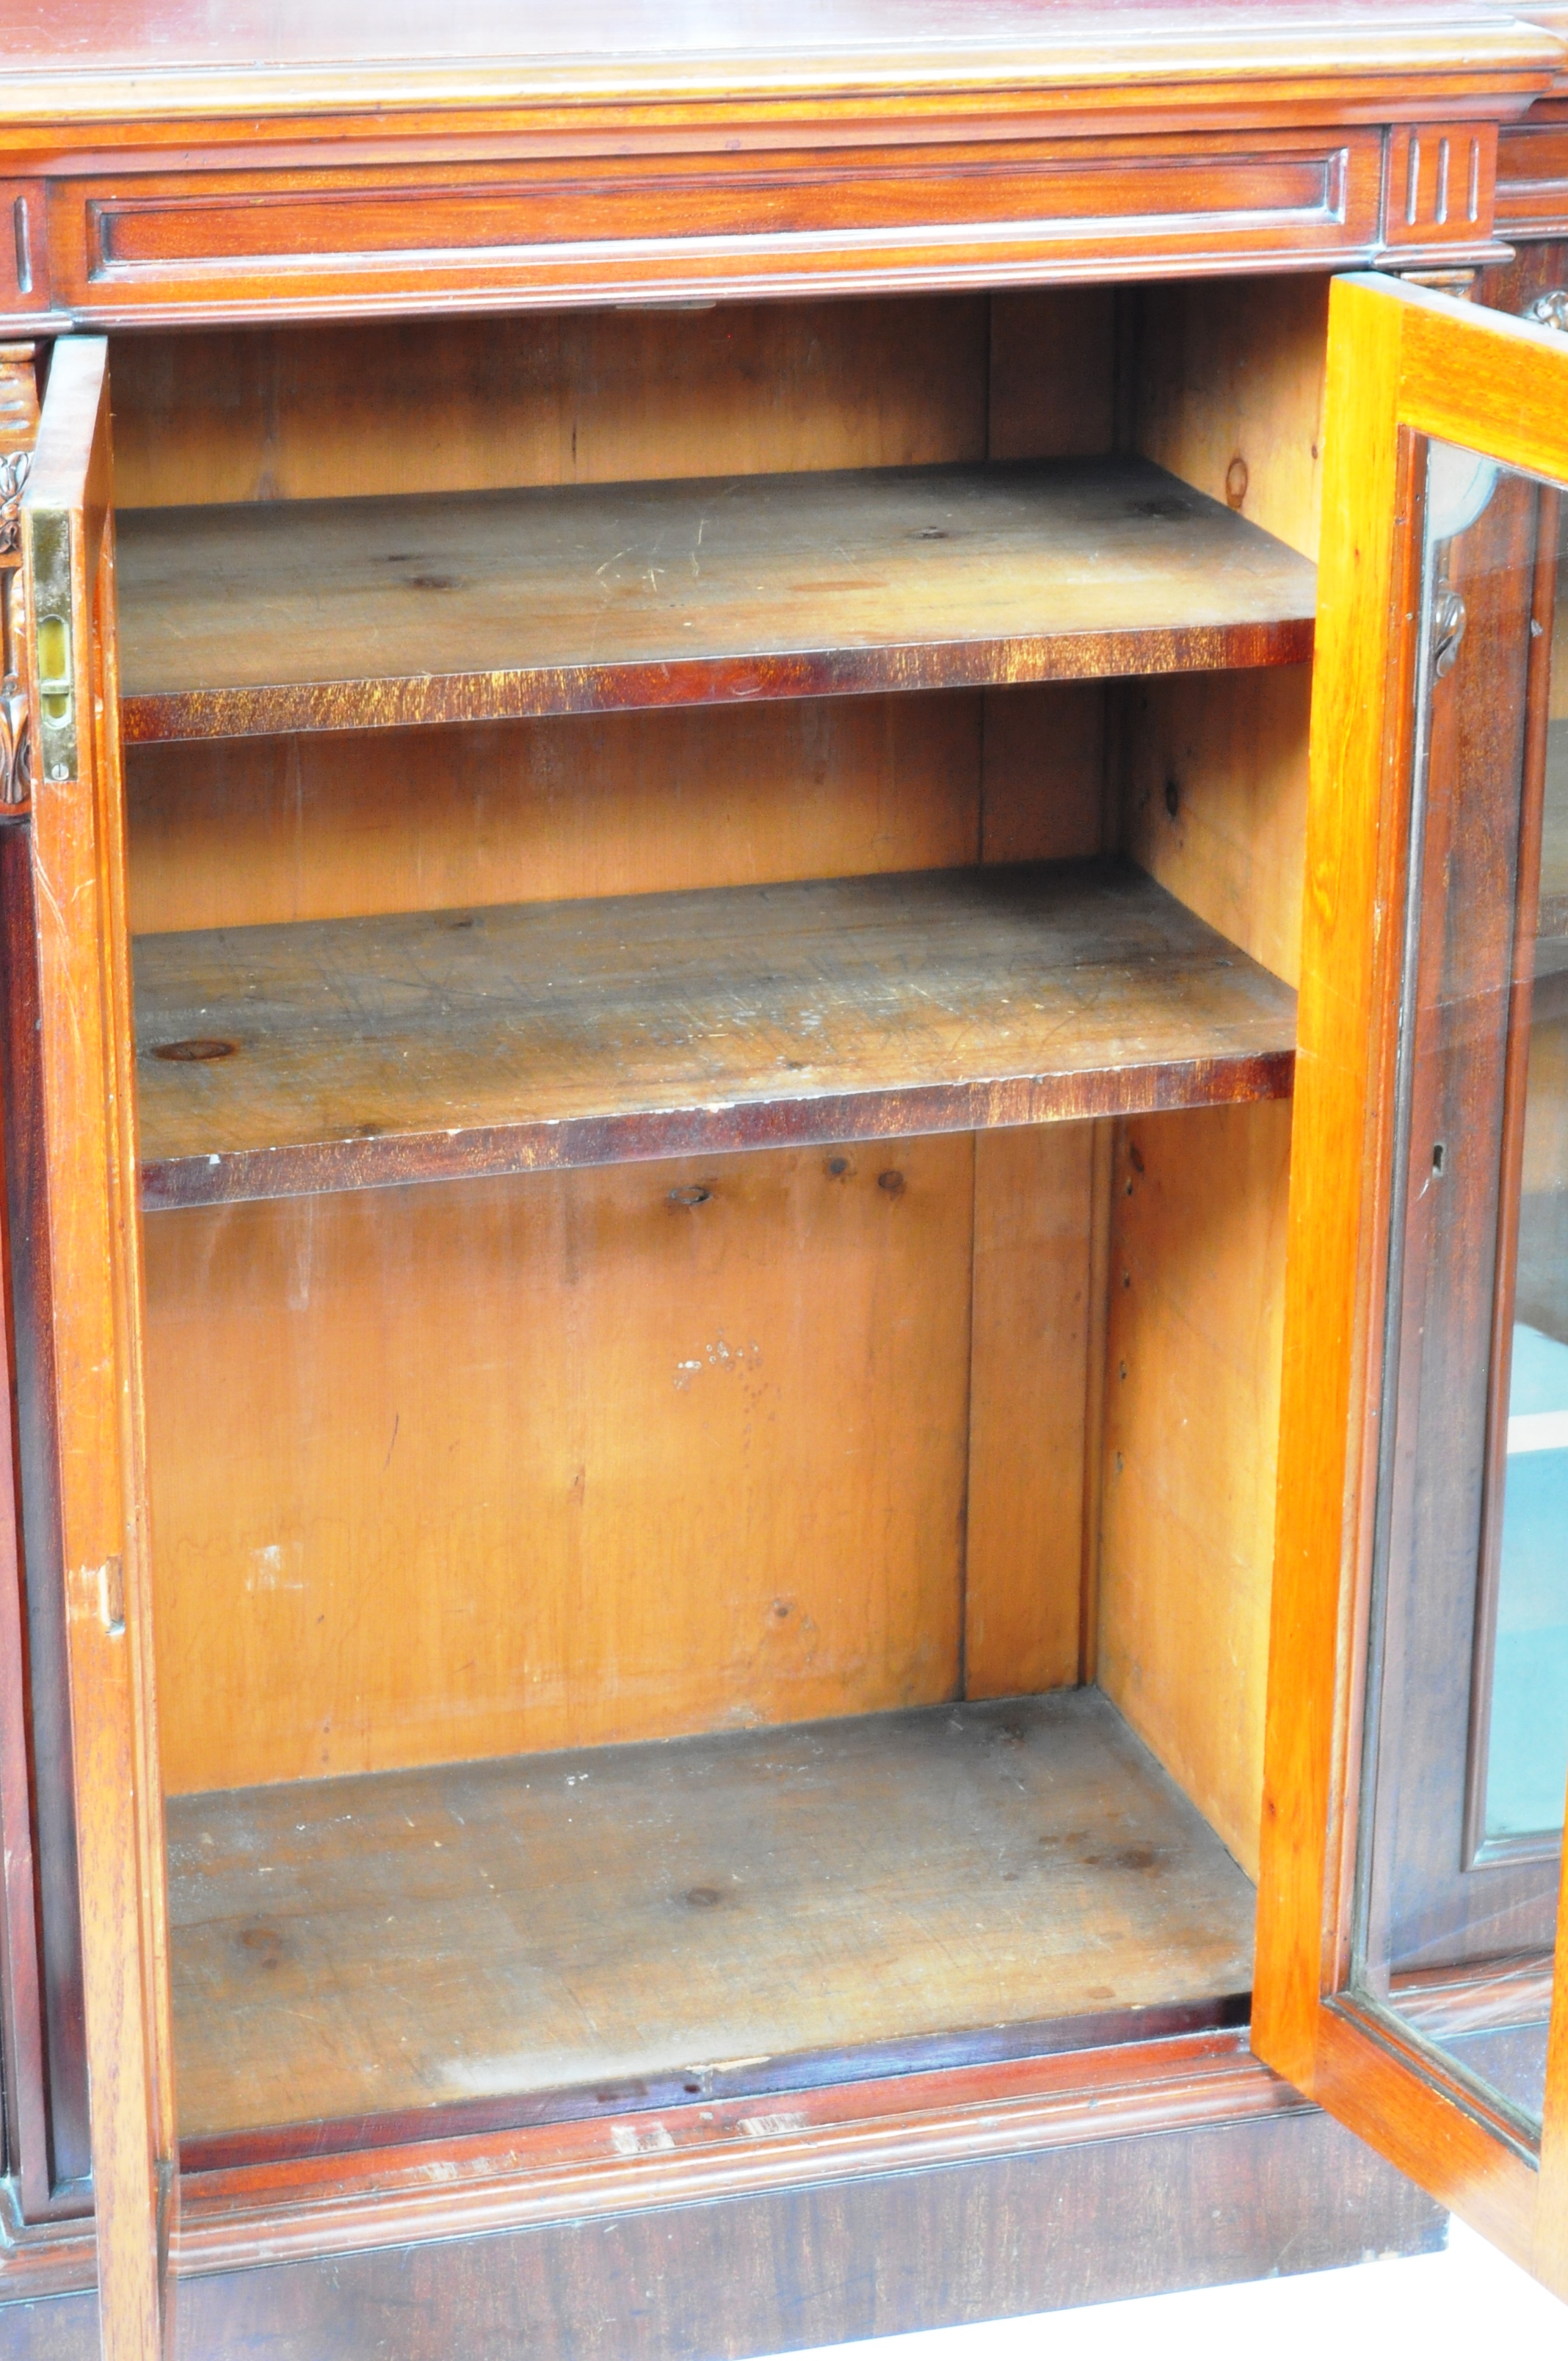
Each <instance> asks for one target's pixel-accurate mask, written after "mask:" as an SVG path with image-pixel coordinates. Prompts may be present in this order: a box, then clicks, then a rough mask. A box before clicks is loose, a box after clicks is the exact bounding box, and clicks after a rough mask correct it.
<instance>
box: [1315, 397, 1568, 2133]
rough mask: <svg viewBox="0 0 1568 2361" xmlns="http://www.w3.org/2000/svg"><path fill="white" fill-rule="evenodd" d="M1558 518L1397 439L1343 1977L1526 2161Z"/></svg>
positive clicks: (1556, 1330) (1559, 1079) (1544, 1962)
mask: <svg viewBox="0 0 1568 2361" xmlns="http://www.w3.org/2000/svg"><path fill="white" fill-rule="evenodd" d="M1559 513H1560V509H1559V495H1558V493H1557V491H1556V490H1555V489H1552V487H1551V486H1550V485H1546V484H1543V483H1541V482H1539V481H1538V480H1536V479H1534V478H1530V477H1529V476H1526V475H1523V474H1520V473H1518V472H1516V471H1514V470H1511V469H1509V468H1507V467H1499V466H1497V464H1496V463H1494V462H1493V461H1492V460H1490V459H1488V458H1486V456H1483V455H1481V454H1478V453H1475V452H1471V451H1467V450H1464V449H1461V448H1458V447H1456V446H1454V445H1450V444H1446V443H1443V442H1441V441H1436V440H1433V441H1432V442H1431V443H1430V444H1429V445H1428V446H1427V452H1426V501H1425V528H1424V536H1423V545H1422V556H1421V628H1420V642H1419V646H1420V653H1419V659H1418V668H1417V676H1416V726H1415V734H1414V741H1413V743H1414V780H1413V791H1414V792H1413V807H1412V832H1411V857H1410V864H1409V900H1408V907H1407V911H1406V914H1405V928H1406V940H1405V981H1404V995H1403V1005H1402V1006H1401V1008H1400V1011H1399V1026H1398V1067H1397V1073H1398V1081H1397V1086H1396V1087H1397V1107H1396V1118H1395V1120H1396V1135H1395V1137H1396V1150H1395V1154H1396V1182H1395V1198H1394V1220H1393V1225H1392V1235H1391V1239H1390V1245H1389V1255H1388V1271H1387V1279H1388V1293H1387V1324H1386V1333H1385V1359H1384V1375H1383V1412H1382V1441H1381V1455H1380V1466H1379V1471H1378V1494H1377V1510H1376V1543H1375V1558H1374V1609H1373V1621H1372V1631H1371V1634H1370V1645H1369V1650H1368V1660H1367V1661H1368V1675H1367V1678H1368V1687H1367V1711H1366V1720H1365V1733H1366V1734H1365V1777H1366V1780H1367V1792H1368V1799H1369V1802H1370V1810H1368V1811H1366V1812H1365V1816H1364V1819H1363V1828H1362V1843H1361V1857H1360V1861H1359V1863H1358V1873H1357V1891H1356V1908H1355V1916H1354V1938H1353V1961H1354V1964H1353V1971H1352V1980H1351V1985H1350V1996H1354V2000H1355V2001H1356V2002H1358V2003H1360V2004H1364V2005H1366V2006H1368V2007H1370V2008H1371V2009H1372V2010H1373V2012H1374V2013H1375V2015H1382V2016H1385V2017H1388V2018H1392V2019H1393V2020H1394V2021H1395V2023H1396V2024H1397V2026H1398V2028H1399V2029H1400V2030H1401V2031H1402V2032H1404V2033H1405V2034H1406V2035H1408V2036H1410V2037H1414V2038H1416V2039H1417V2040H1418V2041H1420V2042H1422V2043H1423V2044H1430V2045H1431V2047H1432V2048H1435V2049H1437V2050H1438V2051H1439V2052H1440V2053H1442V2056H1443V2057H1444V2058H1445V2059H1447V2060H1449V2061H1450V2062H1451V2063H1456V2064H1457V2065H1459V2066H1460V2067H1461V2068H1462V2069H1463V2070H1464V2075H1465V2077H1466V2078H1468V2079H1469V2080H1470V2081H1473V2082H1474V2084H1475V2087H1476V2089H1477V2091H1478V2092H1480V2093H1481V2094H1483V2095H1484V2097H1485V2099H1486V2103H1488V2104H1489V2105H1493V2106H1497V2107H1498V2108H1500V2109H1501V2111H1502V2113H1503V2115H1504V2117H1505V2119H1506V2121H1507V2123H1508V2125H1509V2126H1510V2127H1511V2129H1512V2131H1513V2133H1514V2135H1515V2136H1517V2137H1518V2138H1519V2141H1520V2142H1521V2143H1522V2144H1524V2145H1526V2146H1528V2147H1532V2148H1533V2147H1535V2146H1537V2145H1538V2144H1539V2140H1540V2135H1541V2111H1542V2104H1543V2098H1544V2092H1545V2078H1546V2042H1547V2026H1548V2019H1549V2015H1550V2007H1551V1998H1552V1953H1553V1948H1554V1943H1555V1936H1556V1916H1557V1889H1558V1882H1559V1862H1560V1856H1561V1851H1562V1842H1563V1794H1564V1786H1565V1784H1568V1259H1565V1257H1564V1253H1563V1246H1564V1236H1565V1233H1564V1229H1563V1213H1564V1209H1565V1207H1568V901H1565V900H1564V897H1563V895H1562V893H1561V891H1560V890H1559V888H1558V885H1557V882H1556V881H1557V880H1558V878H1559V877H1560V875H1561V873H1563V870H1564V868H1565V867H1568V859H1565V855H1568V848H1565V847H1564V845H1563V817H1564V808H1565V807H1564V796H1563V777H1564V767H1565V762H1568V742H1565V741H1568V718H1565V719H1554V718H1553V715H1554V706H1561V707H1563V711H1564V714H1565V716H1568V684H1565V683H1564V680H1563V667H1562V666H1560V665H1554V664H1553V656H1554V653H1555V651H1556V647H1557V643H1558V640H1559V634H1560V631H1561V628H1562V626H1561V622H1560V620H1559V619H1560V618H1563V617H1564V616H1565V615H1568V602H1564V601H1563V600H1561V599H1560V598H1559V597H1558V579H1559V572H1560V565H1559V555H1558V550H1559ZM1554 674H1555V675H1556V684H1555V697H1554V693H1553V691H1554Z"/></svg>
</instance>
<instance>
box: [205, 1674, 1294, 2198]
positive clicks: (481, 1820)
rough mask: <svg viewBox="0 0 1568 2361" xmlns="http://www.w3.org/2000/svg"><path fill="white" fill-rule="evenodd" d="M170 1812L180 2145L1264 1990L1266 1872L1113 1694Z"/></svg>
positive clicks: (940, 1710)
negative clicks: (1244, 1853)
mask: <svg viewBox="0 0 1568 2361" xmlns="http://www.w3.org/2000/svg"><path fill="white" fill-rule="evenodd" d="M168 1828H169V1883H170V1938H171V1951H172V1959H173V1984H174V2011H175V2043H176V2063H177V2077H178V2087H179V2093H180V2129H181V2142H182V2144H183V2145H184V2152H185V2157H186V2161H187V2163H188V2164H189V2163H190V2161H191V2160H192V2148H191V2147H190V2145H189V2144H190V2143H192V2142H193V2141H198V2140H203V2139H207V2140H211V2139H212V2138H213V2137H214V2136H223V2135H233V2134H235V2133H238V2132H244V2131H247V2130H255V2129H258V2128H259V2127H264V2126H274V2125H286V2124H291V2123H295V2124H297V2123H302V2122H304V2121H312V2122H317V2121H322V2120H324V2121H327V2122H337V2123H343V2122H346V2121H348V2120H350V2119H352V2118H354V2117H356V2116H358V2115H364V2114H370V2115H373V2116H376V2117H378V2118H381V2119H382V2120H383V2121H384V2120H385V2118H386V2117H387V2116H388V2115H394V2116H395V2115H396V2114H398V2113H399V2111H400V2110H409V2111H420V2110H429V2109H431V2108H434V2107H438V2106H443V2105H452V2104H455V2103H464V2102H469V2103H472V2102H476V2101H477V2102H485V2101H494V2100H496V2099H498V2098H507V2097H510V2096H513V2095H515V2094H519V2093H524V2092H545V2091H551V2090H559V2091H568V2092H569V2091H572V2090H573V2089H576V2090H577V2091H578V2092H579V2093H580V2094H581V2096H582V2099H583V2101H584V2103H586V2106H587V2110H588V2111H589V2112H591V2111H592V2108H593V2106H594V2103H595V2099H594V2093H595V2092H596V2091H597V2092H598V2093H599V2094H600V2097H599V2101H598V2103H599V2105H600V2107H601V2109H602V2107H603V2105H604V2103H605V2102H604V2095H603V2094H604V2093H605V2092H606V2089H607V2086H608V2088H609V2100H610V2101H611V2103H613V2104H615V2105H620V2106H624V2105H626V2104H627V2103H629V2101H632V2102H633V2103H634V2101H633V2093H634V2092H639V2093H641V2094H642V2095H645V2094H646V2090H647V2086H648V2085H649V2083H650V2082H651V2081H657V2080H658V2078H660V2077H667V2076H670V2075H672V2074H673V2075H674V2080H675V2089H674V2093H673V2094H672V2095H673V2096H674V2103H676V2104H679V2103H681V2098H682V2095H683V2091H684V2094H685V2097H686V2098H687V2099H688V2101H689V2100H690V2099H691V2098H693V2097H695V2096H698V2095H700V2096H703V2097H707V2096H710V2095H712V2094H714V2093H715V2092H716V2090H717V2089H718V2087H719V2085H720V2084H721V2083H722V2082H723V2081H725V2078H726V2075H728V2081H729V2085H730V2086H736V2085H739V2086H740V2087H742V2088H743V2087H745V2085H746V2081H747V2078H748V2076H749V2077H750V2081H751V2087H753V2088H761V2089H764V2090H765V2089H766V2088H767V2087H768V2086H769V2081H770V2077H769V2076H768V2074H767V2072H766V2071H765V2067H766V2062H767V2061H768V2060H770V2059H778V2058H779V2057H780V2056H781V2054H783V2055H785V2056H788V2055H791V2054H794V2055H806V2054H810V2053H821V2052H824V2051H828V2052H839V2053H842V2052H843V2051H844V2050H846V2049H850V2050H853V2049H855V2048H858V2047H863V2046H870V2047H871V2048H873V2049H874V2048H878V2047H881V2048H883V2051H884V2054H885V2046H886V2045H887V2044H889V2043H890V2042H899V2041H914V2040H919V2039H921V2038H922V2037H930V2036H933V2035H939V2034H942V2033H945V2032H951V2031H957V2030H959V2029H963V2028H996V2027H999V2026H1008V2025H1033V2026H1040V2025H1048V2024H1049V2023H1051V2022H1052V2021H1054V2020H1059V2019H1063V2018H1071V2017H1075V2016H1085V2015H1087V2016H1091V2017H1093V2016H1102V2015H1105V2013H1106V2012H1108V2011H1112V2010H1128V2009H1134V2008H1139V2007H1144V2006H1165V2007H1171V2006H1177V2005H1180V2004H1193V2003H1197V2002H1201V2001H1204V2000H1213V1999H1216V1998H1218V1997H1221V1996H1224V1995H1234V1994H1237V1993H1245V1992H1246V1991H1247V1990H1248V1988H1249V1985H1250V1982H1251V1969H1252V1935H1253V1911H1254V1896H1253V1889H1252V1886H1251V1885H1250V1883H1248V1881H1247V1879H1246V1878H1245V1875H1244V1874H1243V1872H1241V1871H1240V1870H1239V1869H1238V1868H1237V1867H1236V1864H1235V1862H1234V1861H1233V1860H1232V1859H1231V1857H1230V1855H1229V1854H1228V1853H1227V1852H1226V1850H1225V1849H1224V1847H1223V1845H1222V1844H1221V1842H1220V1840H1219V1839H1218V1838H1217V1837H1216V1836H1215V1835H1214V1833H1213V1831H1212V1829H1211V1828H1209V1827H1208V1825H1207V1823H1206V1822H1205V1821H1204V1820H1203V1819H1202V1818H1201V1817H1200V1815H1199V1814H1198V1812H1197V1811H1196V1810H1194V1808H1193V1806H1191V1805H1190V1803H1188V1801H1187V1800H1186V1798H1185V1797H1184V1796H1183V1795H1181V1793H1180V1791H1179V1789H1178V1787H1177V1786H1176V1785H1175V1784H1174V1782H1173V1781H1171V1780H1170V1779H1169V1778H1168V1777H1167V1776H1166V1774H1165V1773H1164V1772H1163V1771H1162V1770H1160V1768H1159V1766H1158V1765H1157V1763H1156V1762H1155V1760H1154V1758H1153V1756H1152V1755H1150V1754H1149V1753H1148V1752H1146V1749H1145V1748H1144V1747H1143V1746H1142V1745H1141V1744H1140V1743H1139V1741H1137V1740H1136V1739H1135V1737H1134V1736H1133V1735H1132V1733H1131V1731H1130V1730H1128V1729H1127V1727H1126V1725H1125V1724H1124V1722H1123V1721H1122V1720H1121V1719H1120V1717H1119V1716H1118V1715H1117V1714H1116V1712H1115V1711H1114V1709H1113V1708H1112V1707H1111V1706H1110V1705H1109V1704H1108V1703H1107V1702H1106V1700H1105V1699H1104V1698H1103V1697H1102V1696H1100V1695H1099V1693H1098V1692H1097V1691H1094V1690H1091V1689H1080V1690H1070V1691H1058V1692H1057V1693H1056V1694H1054V1695H1052V1696H1049V1697H1024V1698H1015V1699H1009V1700H1004V1701H1003V1702H1000V1703H990V1704H984V1705H959V1706H936V1707H930V1708H916V1709H914V1710H910V1711H906V1712H902V1713H889V1714H874V1715H867V1716H864V1717H861V1718H860V1719H848V1720H839V1721H818V1722H809V1723H804V1724H797V1725H795V1727H793V1728H784V1729H774V1730H748V1731H744V1732H734V1731H731V1732H726V1733H725V1734H723V1735H722V1736H718V1737H695V1738H685V1739H674V1740H666V1741H662V1742H659V1743H654V1744H646V1745H634V1746H614V1747H598V1748H588V1749H583V1750H580V1751H576V1752H569V1753H554V1754H534V1755H521V1756H516V1757H513V1758H511V1759H510V1760H503V1761H499V1762H488V1763H460V1764H448V1765H444V1766H437V1767H434V1768H429V1769H423V1770H416V1771H406V1772H404V1771H398V1772H381V1773H376V1774H373V1775H369V1776H363V1777H356V1778H338V1779H322V1780H310V1781H304V1782H290V1783H286V1784H280V1785H276V1786H269V1787H254V1788H247V1789H240V1790H234V1791H230V1792H228V1793H226V1794H222V1795H185V1796H176V1797H172V1798H170V1803H169V1806H168ZM1044 2046H1046V2047H1049V2046H1051V2045H1050V2044H1049V2043H1048V2042H1047V2043H1046V2044H1045V2045H1044ZM1063 2046H1070V2044H1068V2045H1063ZM736 2059H743V2060H745V2061H747V2063H746V2068H745V2070H743V2071H738V2070H733V2068H727V2066H726V2062H725V2061H733V2060H736ZM884 2070H885V2068H884ZM772 2079H773V2081H774V2086H775V2087H778V2086H779V2085H781V2084H782V2086H783V2087H785V2088H787V2087H790V2086H791V2081H792V2079H796V2078H791V2077H790V2076H789V2075H788V2074H784V2075H782V2076H775V2077H773V2078H772ZM629 2082H630V2084H631V2085H632V2091H631V2092H629V2091H628V2089H627V2084H628V2083H629ZM585 2085H586V2086H587V2090H586V2091H585V2090H584V2086H585ZM660 2096H661V2097H662V2096H663V2093H661V2094H660ZM578 2111H579V2112H581V2111H582V2108H581V2107H579V2110H578Z"/></svg>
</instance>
